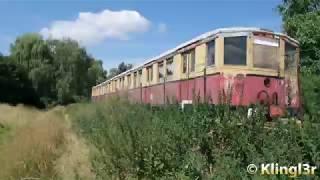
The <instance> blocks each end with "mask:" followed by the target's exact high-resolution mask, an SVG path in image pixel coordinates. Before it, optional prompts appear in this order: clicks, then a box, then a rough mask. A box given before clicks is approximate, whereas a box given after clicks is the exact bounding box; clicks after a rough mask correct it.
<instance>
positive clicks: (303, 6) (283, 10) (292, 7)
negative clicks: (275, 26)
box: [278, 0, 320, 73]
mask: <svg viewBox="0 0 320 180" xmlns="http://www.w3.org/2000/svg"><path fill="white" fill-rule="evenodd" d="M278 10H279V12H280V14H281V15H282V19H283V28H284V30H285V32H286V33H287V34H288V35H289V36H291V37H293V38H295V39H297V40H298V41H299V42H300V46H301V57H302V59H301V63H302V64H301V65H302V71H303V72H305V73H306V72H308V73H315V72H316V73H319V72H320V34H319V32H320V1H319V0H283V3H282V4H281V5H279V6H278Z"/></svg>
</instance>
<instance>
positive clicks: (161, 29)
mask: <svg viewBox="0 0 320 180" xmlns="http://www.w3.org/2000/svg"><path fill="white" fill-rule="evenodd" d="M167 29H168V28H167V25H166V24H164V23H159V24H158V32H160V33H164V32H167Z"/></svg>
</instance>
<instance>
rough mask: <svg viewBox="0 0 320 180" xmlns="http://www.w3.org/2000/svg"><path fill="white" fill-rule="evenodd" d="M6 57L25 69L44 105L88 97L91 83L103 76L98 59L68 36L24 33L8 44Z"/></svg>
mask: <svg viewBox="0 0 320 180" xmlns="http://www.w3.org/2000/svg"><path fill="white" fill-rule="evenodd" d="M10 57H11V59H12V62H15V63H16V64H18V65H20V66H22V67H23V68H24V69H26V72H27V77H28V78H29V79H30V80H31V82H32V85H33V88H34V89H35V90H36V92H37V94H38V95H39V96H40V98H41V101H42V102H43V103H45V104H47V105H48V104H53V105H54V104H56V103H58V104H68V103H72V102H76V101H79V100H81V99H88V98H89V97H90V94H91V86H93V85H95V84H96V83H99V82H102V81H103V80H104V79H105V78H106V77H105V76H106V72H105V71H104V70H103V68H102V62H101V61H96V60H95V59H94V58H93V57H91V56H90V55H88V54H87V51H86V49H85V48H83V47H80V45H79V44H78V43H77V42H76V41H72V40H69V39H66V40H44V39H43V38H42V37H41V36H40V35H38V34H25V35H23V36H20V37H18V38H17V40H16V41H15V42H14V43H13V44H12V45H11V56H10Z"/></svg>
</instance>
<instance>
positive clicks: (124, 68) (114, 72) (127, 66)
mask: <svg viewBox="0 0 320 180" xmlns="http://www.w3.org/2000/svg"><path fill="white" fill-rule="evenodd" d="M132 67H133V65H132V64H125V63H124V62H121V63H120V64H119V65H118V68H111V69H110V71H109V76H108V78H107V79H110V78H112V77H114V76H116V75H118V74H121V73H123V72H125V71H127V70H129V69H131V68H132Z"/></svg>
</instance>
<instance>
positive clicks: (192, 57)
mask: <svg viewBox="0 0 320 180" xmlns="http://www.w3.org/2000/svg"><path fill="white" fill-rule="evenodd" d="M189 58H190V65H191V67H190V71H191V72H194V70H195V67H196V54H195V50H194V49H193V50H191V52H190V56H189Z"/></svg>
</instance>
